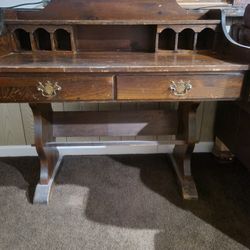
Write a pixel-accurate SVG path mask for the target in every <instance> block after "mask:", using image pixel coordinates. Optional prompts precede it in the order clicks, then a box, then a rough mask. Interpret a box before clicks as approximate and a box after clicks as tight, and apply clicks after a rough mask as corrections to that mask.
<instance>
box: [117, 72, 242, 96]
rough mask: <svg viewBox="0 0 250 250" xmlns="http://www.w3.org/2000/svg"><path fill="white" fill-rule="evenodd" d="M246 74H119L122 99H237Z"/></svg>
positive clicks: (118, 89)
mask: <svg viewBox="0 0 250 250" xmlns="http://www.w3.org/2000/svg"><path fill="white" fill-rule="evenodd" d="M242 84H243V74H241V73H235V74H232V73H227V74H226V73H225V74H223V75H222V74H221V75H220V74H218V75H217V74H204V75H178V76H177V75H158V76H157V75H148V76H132V75H120V76H118V77H117V99H118V100H156V101H157V100H181V99H184V100H189V99H190V100H199V99H202V100H204V99H205V100H206V99H208V100H210V99H237V98H239V97H240V94H241V87H242Z"/></svg>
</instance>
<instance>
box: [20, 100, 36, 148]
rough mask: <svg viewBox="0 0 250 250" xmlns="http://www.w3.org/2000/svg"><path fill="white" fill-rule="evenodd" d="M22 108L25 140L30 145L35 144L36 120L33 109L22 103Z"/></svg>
mask: <svg viewBox="0 0 250 250" xmlns="http://www.w3.org/2000/svg"><path fill="white" fill-rule="evenodd" d="M20 107H21V116H22V120H23V127H24V135H25V140H26V143H27V144H28V145H30V144H34V142H35V138H34V118H33V114H32V111H31V108H30V107H29V104H27V103H22V104H20Z"/></svg>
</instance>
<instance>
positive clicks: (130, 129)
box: [53, 110, 177, 137]
mask: <svg viewBox="0 0 250 250" xmlns="http://www.w3.org/2000/svg"><path fill="white" fill-rule="evenodd" d="M156 121H157V122H156ZM53 124H54V125H53V135H54V136H55V137H60V136H69V137H70V136H71V137H72V136H137V135H167V134H170V135H173V134H176V127H177V115H176V112H174V111H172V112H170V111H168V112H167V111H163V110H145V111H144V110H142V111H102V112H101V111H99V112H95V111H89V112H87V111H86V112H70V113H69V112H55V113H54V115H53Z"/></svg>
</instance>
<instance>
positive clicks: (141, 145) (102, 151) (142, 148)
mask: <svg viewBox="0 0 250 250" xmlns="http://www.w3.org/2000/svg"><path fill="white" fill-rule="evenodd" d="M213 145H214V143H213V142H200V143H198V144H196V146H195V150H194V152H196V153H201V152H204V153H208V152H211V151H212V148H213ZM173 148H174V145H173V144H164V143H162V142H157V141H152V142H151V141H150V142H141V141H140V142H138V143H137V142H136V141H135V142H133V143H132V142H131V143H129V142H127V143H126V144H118V143H117V142H91V143H86V144H85V143H84V146H74V147H68V146H61V147H58V149H59V151H60V153H61V155H115V154H159V153H172V152H173ZM19 156H37V152H36V149H35V147H32V146H28V145H27V146H25V145H20V146H0V157H19Z"/></svg>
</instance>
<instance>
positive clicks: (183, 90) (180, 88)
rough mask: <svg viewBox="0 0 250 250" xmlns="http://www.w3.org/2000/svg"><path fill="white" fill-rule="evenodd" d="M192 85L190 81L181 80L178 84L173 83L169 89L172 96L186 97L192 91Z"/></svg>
mask: <svg viewBox="0 0 250 250" xmlns="http://www.w3.org/2000/svg"><path fill="white" fill-rule="evenodd" d="M192 87H193V86H192V84H191V82H190V81H183V80H180V81H178V82H175V81H172V82H171V84H170V86H169V89H170V91H171V93H172V94H174V95H175V96H179V97H181V96H185V95H186V94H187V93H188V92H189V91H190V90H191V89H192Z"/></svg>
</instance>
